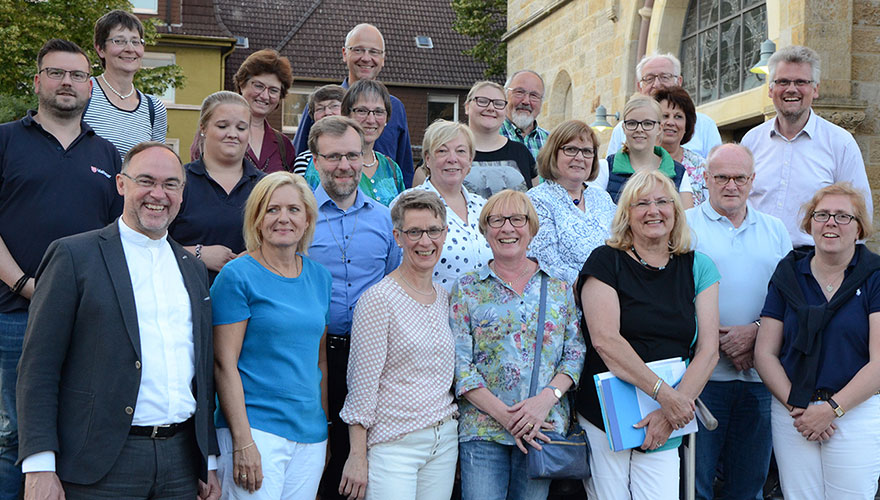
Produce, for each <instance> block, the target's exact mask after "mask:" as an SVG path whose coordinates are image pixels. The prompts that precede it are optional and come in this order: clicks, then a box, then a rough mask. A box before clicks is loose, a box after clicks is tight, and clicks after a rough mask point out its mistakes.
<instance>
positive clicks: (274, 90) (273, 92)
mask: <svg viewBox="0 0 880 500" xmlns="http://www.w3.org/2000/svg"><path fill="white" fill-rule="evenodd" d="M251 87H253V88H254V90H256V91H257V94H262V93H263V92H265V91H266V90H268V91H269V95H270V96H272V97H279V96H281V89H280V88H278V87H268V86H266V85H264V84H263V82H258V81H257V80H253V81H251Z"/></svg>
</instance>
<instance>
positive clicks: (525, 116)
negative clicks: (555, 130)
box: [510, 111, 535, 129]
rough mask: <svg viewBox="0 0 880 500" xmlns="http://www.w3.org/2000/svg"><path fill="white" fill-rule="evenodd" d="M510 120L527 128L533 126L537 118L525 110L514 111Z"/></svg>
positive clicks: (520, 126) (518, 125)
mask: <svg viewBox="0 0 880 500" xmlns="http://www.w3.org/2000/svg"><path fill="white" fill-rule="evenodd" d="M510 121H511V122H513V124H514V125H516V126H517V127H519V128H522V129H526V128H529V127H531V126H532V124H533V123H535V119H534V118H532V115H531V113H526V112H523V111H514V113H513V117H511V118H510Z"/></svg>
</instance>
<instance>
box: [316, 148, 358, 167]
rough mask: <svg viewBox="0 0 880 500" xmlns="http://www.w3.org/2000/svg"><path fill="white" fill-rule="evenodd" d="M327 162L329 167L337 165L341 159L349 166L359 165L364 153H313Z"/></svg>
mask: <svg viewBox="0 0 880 500" xmlns="http://www.w3.org/2000/svg"><path fill="white" fill-rule="evenodd" d="M315 154H316V155H318V156H320V157H321V158H324V159H325V160H327V162H328V163H330V164H331V165H339V163H340V162H341V161H342V159H343V158H345V159H346V160H348V163H349V164H351V165H360V164H361V163H363V161H364V153H363V151H351V152H349V153H330V154H329V155H325V154H323V153H315Z"/></svg>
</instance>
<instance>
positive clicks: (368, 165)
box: [364, 153, 379, 168]
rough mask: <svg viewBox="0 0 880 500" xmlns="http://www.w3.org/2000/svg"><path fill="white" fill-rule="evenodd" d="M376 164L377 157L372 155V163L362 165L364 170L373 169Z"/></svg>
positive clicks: (377, 161)
mask: <svg viewBox="0 0 880 500" xmlns="http://www.w3.org/2000/svg"><path fill="white" fill-rule="evenodd" d="M377 163H379V157H378V156H376V153H373V161H372V162H370V163H364V168H371V167H374V166H376V164H377Z"/></svg>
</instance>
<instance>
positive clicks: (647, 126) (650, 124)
mask: <svg viewBox="0 0 880 500" xmlns="http://www.w3.org/2000/svg"><path fill="white" fill-rule="evenodd" d="M657 123H659V122H658V121H657V120H642V121H638V120H624V121H623V128H625V129H627V130H629V131H630V132H632V131H634V130H636V129H637V128H639V125H641V126H642V130H644V131H645V132H647V131H649V130H652V129H653V128H654V125H657Z"/></svg>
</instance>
